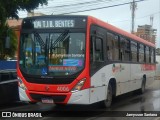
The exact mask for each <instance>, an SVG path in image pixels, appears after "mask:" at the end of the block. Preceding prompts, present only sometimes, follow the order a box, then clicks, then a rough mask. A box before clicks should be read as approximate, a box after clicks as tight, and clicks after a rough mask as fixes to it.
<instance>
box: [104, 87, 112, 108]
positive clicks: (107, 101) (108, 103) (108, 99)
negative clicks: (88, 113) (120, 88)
mask: <svg viewBox="0 0 160 120" xmlns="http://www.w3.org/2000/svg"><path fill="white" fill-rule="evenodd" d="M112 93H113V92H112V86H111V84H109V85H108V89H107V95H106V99H105V100H104V101H102V102H101V105H102V107H103V108H108V107H110V106H111V104H112V99H113V94H112Z"/></svg>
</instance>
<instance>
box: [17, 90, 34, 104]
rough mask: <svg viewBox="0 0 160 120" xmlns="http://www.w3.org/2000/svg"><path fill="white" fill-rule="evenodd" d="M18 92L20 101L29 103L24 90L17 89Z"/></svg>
mask: <svg viewBox="0 0 160 120" xmlns="http://www.w3.org/2000/svg"><path fill="white" fill-rule="evenodd" d="M18 90H19V98H20V100H21V101H27V102H29V101H31V100H30V98H29V97H28V95H27V94H26V91H25V90H23V89H22V88H20V87H18Z"/></svg>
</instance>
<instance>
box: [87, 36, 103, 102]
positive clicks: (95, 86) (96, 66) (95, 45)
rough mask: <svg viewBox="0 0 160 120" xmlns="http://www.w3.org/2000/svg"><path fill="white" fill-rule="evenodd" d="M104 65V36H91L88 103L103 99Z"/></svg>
mask: <svg viewBox="0 0 160 120" xmlns="http://www.w3.org/2000/svg"><path fill="white" fill-rule="evenodd" d="M104 66H105V62H104V36H91V41H90V76H91V87H92V88H91V91H90V103H95V102H98V101H102V100H104V99H105V96H106V71H105V69H104ZM93 91H94V92H93Z"/></svg>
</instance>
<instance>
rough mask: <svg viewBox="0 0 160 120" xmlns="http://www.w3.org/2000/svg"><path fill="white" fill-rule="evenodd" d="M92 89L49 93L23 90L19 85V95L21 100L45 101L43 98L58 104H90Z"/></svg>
mask: <svg viewBox="0 0 160 120" xmlns="http://www.w3.org/2000/svg"><path fill="white" fill-rule="evenodd" d="M89 91H90V89H84V90H81V91H76V92H68V93H49V92H36V91H28V90H23V89H22V88H20V87H19V97H20V100H21V101H29V102H43V99H48V100H53V103H58V104H90V102H89Z"/></svg>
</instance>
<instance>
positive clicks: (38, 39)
mask: <svg viewBox="0 0 160 120" xmlns="http://www.w3.org/2000/svg"><path fill="white" fill-rule="evenodd" d="M34 35H35V36H36V37H37V41H38V42H39V44H40V45H41V47H42V48H45V43H44V41H43V40H42V38H41V36H40V35H39V34H38V33H37V32H34Z"/></svg>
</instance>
